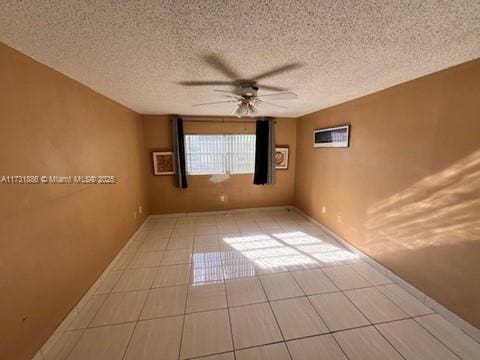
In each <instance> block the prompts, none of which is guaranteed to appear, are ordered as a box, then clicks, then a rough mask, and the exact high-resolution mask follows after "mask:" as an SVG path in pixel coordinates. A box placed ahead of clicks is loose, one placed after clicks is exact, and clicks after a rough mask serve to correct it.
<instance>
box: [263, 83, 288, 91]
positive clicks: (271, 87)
mask: <svg viewBox="0 0 480 360" xmlns="http://www.w3.org/2000/svg"><path fill="white" fill-rule="evenodd" d="M256 85H257V86H258V87H259V88H260V89H265V90H271V91H285V90H287V89H285V88H281V87H277V86H269V85H262V84H256Z"/></svg>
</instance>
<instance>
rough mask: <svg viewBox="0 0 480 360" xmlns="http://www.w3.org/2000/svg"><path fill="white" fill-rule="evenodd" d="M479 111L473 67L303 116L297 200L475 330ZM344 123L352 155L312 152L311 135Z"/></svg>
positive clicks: (479, 299)
mask: <svg viewBox="0 0 480 360" xmlns="http://www.w3.org/2000/svg"><path fill="white" fill-rule="evenodd" d="M479 114H480V60H476V61H473V62H469V63H466V64H463V65H460V66H457V67H454V68H451V69H448V70H446V71H442V72H439V73H436V74H433V75H430V76H427V77H424V78H420V79H417V80H414V81H411V82H408V83H405V84H402V85H399V86H395V87H393V88H390V89H387V90H385V91H381V92H379V93H376V94H373V95H370V96H366V97H363V98H360V99H358V100H354V101H351V102H348V103H345V104H342V105H339V106H335V107H332V108H329V109H326V110H322V111H319V112H316V113H314V114H311V115H308V116H304V117H302V118H300V119H298V122H297V123H298V129H297V144H298V145H297V173H296V193H295V196H296V197H295V199H296V205H297V206H298V207H299V208H300V209H301V210H303V211H304V212H306V213H307V214H308V215H310V216H312V217H313V218H315V219H316V220H318V221H320V222H321V223H323V224H325V225H326V226H327V227H328V228H330V229H332V230H333V231H335V232H336V233H337V234H339V235H340V236H342V237H343V238H345V239H346V240H348V241H349V242H351V243H352V244H353V245H355V246H356V247H358V248H360V249H361V250H363V251H364V252H366V253H367V254H369V255H371V256H372V257H374V258H375V259H376V260H378V261H380V262H381V263H382V264H384V265H385V266H386V267H388V268H389V269H391V270H393V271H394V272H395V273H396V274H398V275H400V276H401V277H402V278H404V279H405V280H407V281H409V282H410V283H412V284H413V285H415V286H416V287H417V288H419V289H420V290H422V291H424V292H425V293H426V294H427V295H429V296H431V297H433V298H434V299H435V300H437V301H438V302H440V303H441V304H443V305H445V306H446V307H447V308H449V309H450V310H452V311H454V312H455V313H457V314H458V315H460V316H461V317H463V318H464V319H466V320H468V321H469V322H471V323H472V324H474V325H476V326H477V327H478V326H480V287H479V286H478V282H479V278H480V117H479V116H480V115H479ZM347 123H349V124H351V146H350V148H348V149H321V148H316V149H314V148H313V147H312V140H311V139H312V131H313V130H314V129H315V128H322V127H329V126H332V125H340V124H347ZM322 206H326V208H327V211H326V213H325V214H323V213H322ZM338 216H341V222H339V221H338Z"/></svg>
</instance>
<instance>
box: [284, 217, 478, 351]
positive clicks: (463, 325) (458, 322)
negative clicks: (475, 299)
mask: <svg viewBox="0 0 480 360" xmlns="http://www.w3.org/2000/svg"><path fill="white" fill-rule="evenodd" d="M293 210H294V211H296V212H297V213H298V214H300V215H301V216H303V217H304V218H305V219H307V220H308V221H310V222H311V223H314V224H315V225H317V226H319V227H320V228H322V230H324V231H325V232H326V233H327V234H328V235H330V236H331V237H333V238H334V239H335V240H337V241H338V242H339V243H341V244H342V245H344V246H345V247H346V248H347V249H349V250H351V251H352V252H353V253H355V254H356V255H358V256H359V257H360V258H362V259H363V260H364V261H366V262H368V263H369V264H370V265H371V266H373V267H374V268H375V269H376V270H378V271H380V272H381V273H382V274H383V275H385V276H386V277H388V278H389V279H390V280H392V281H393V282H394V283H395V284H397V285H398V286H400V287H401V288H403V289H404V290H405V291H407V292H408V293H410V294H411V295H413V296H414V297H415V298H417V299H418V300H419V301H421V302H422V303H424V304H425V305H426V306H428V307H430V308H431V309H433V310H434V311H435V312H437V313H438V314H439V315H441V316H443V317H444V318H445V319H447V320H448V321H450V322H451V323H452V324H453V325H455V326H456V327H457V328H459V329H460V330H462V331H464V332H465V333H466V334H468V335H470V336H471V337H472V338H474V339H475V340H477V341H478V342H480V329H478V328H477V327H475V326H473V325H472V324H470V323H469V322H467V321H466V320H464V319H462V318H461V317H459V316H458V315H457V314H455V313H454V312H452V311H450V310H449V309H447V308H446V307H445V306H443V305H442V304H439V303H438V302H437V301H435V300H434V299H432V298H431V297H429V296H428V295H426V294H425V293H423V292H422V291H420V290H418V289H417V288H416V287H415V286H413V285H412V284H410V283H408V282H407V281H405V280H403V279H402V278H401V277H399V276H398V275H396V274H395V273H394V272H392V271H391V270H389V269H387V268H386V267H385V266H383V265H382V264H380V263H379V262H377V261H375V260H374V259H372V258H371V257H369V256H368V255H367V254H365V253H364V252H363V251H361V250H360V249H358V248H356V247H355V246H353V245H352V244H350V243H349V242H348V241H347V240H345V239H343V238H342V237H341V236H339V235H338V234H336V233H335V232H333V231H332V230H330V229H329V228H328V227H326V226H325V225H323V224H322V223H320V222H318V221H317V220H315V219H314V218H312V217H310V216H308V215H307V214H305V213H304V212H303V211H301V210H300V209H298V208H297V207H293Z"/></svg>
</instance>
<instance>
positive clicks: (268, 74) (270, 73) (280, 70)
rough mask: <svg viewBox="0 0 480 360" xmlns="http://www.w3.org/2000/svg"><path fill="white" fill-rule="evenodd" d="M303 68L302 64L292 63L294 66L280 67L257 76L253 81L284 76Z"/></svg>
mask: <svg viewBox="0 0 480 360" xmlns="http://www.w3.org/2000/svg"><path fill="white" fill-rule="evenodd" d="M301 66H302V64H300V63H292V64H287V65H283V66H279V67H277V68H275V69H273V70H270V71H266V72H264V73H261V74H259V75H257V76H255V77H253V78H252V79H251V80H254V81H258V80H261V79H265V78H267V77H272V76H275V75H279V74H282V73H284V72H287V71H291V70H295V69H298V68H299V67H301Z"/></svg>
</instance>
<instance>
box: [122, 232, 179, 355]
mask: <svg viewBox="0 0 480 360" xmlns="http://www.w3.org/2000/svg"><path fill="white" fill-rule="evenodd" d="M169 241H170V237H169V240H168V241H167V245H168V242H169ZM164 254H165V252H163V253H162V258H163V255H164ZM132 260H133V259H132ZM157 273H158V270H157V271H156V272H155V275H154V277H153V278H152V281H151V283H150V288H149V289H148V292H147V294H146V295H145V299H144V300H143V304H142V307H141V309H140V312H139V313H138V318H137V320H136V321H135V325H134V326H133V329H132V332H131V333H130V337H129V338H128V341H127V345H126V346H125V349H124V351H123V354H122V360H123V359H125V358H126V356H127V352H128V348H129V346H130V343H131V341H132V339H133V336H134V334H135V331H136V329H137V325H138V323H139V320H140V318H141V316H142V313H143V310H144V308H145V304H146V303H147V299H148V297H149V296H150V293H151V292H152V286H153V282H154V281H155V277H156V275H157Z"/></svg>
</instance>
